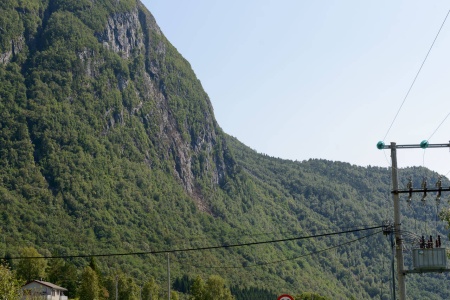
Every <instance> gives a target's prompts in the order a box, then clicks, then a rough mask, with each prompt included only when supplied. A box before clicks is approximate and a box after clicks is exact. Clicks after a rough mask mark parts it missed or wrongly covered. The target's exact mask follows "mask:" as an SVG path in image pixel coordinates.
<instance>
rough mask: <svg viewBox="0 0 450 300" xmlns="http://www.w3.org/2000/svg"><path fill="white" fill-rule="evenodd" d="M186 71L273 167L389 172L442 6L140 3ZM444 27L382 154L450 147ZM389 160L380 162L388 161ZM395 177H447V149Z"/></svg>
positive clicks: (449, 50) (251, 0)
mask: <svg viewBox="0 0 450 300" xmlns="http://www.w3.org/2000/svg"><path fill="white" fill-rule="evenodd" d="M142 2H143V3H144V4H145V5H146V7H147V8H148V9H149V10H150V12H151V13H152V14H153V16H154V17H155V19H156V21H157V23H158V25H159V26H160V28H161V30H162V31H163V33H164V35H165V36H166V37H167V38H168V39H169V41H170V42H171V43H172V44H173V45H174V46H175V47H176V48H177V49H178V51H179V52H180V53H181V54H182V55H183V56H184V57H185V58H186V59H187V60H188V61H189V62H190V64H191V66H192V68H193V70H194V72H195V73H196V75H197V77H198V78H199V80H200V81H201V82H202V85H203V88H204V89H205V91H206V92H207V93H208V95H209V97H210V99H211V102H212V105H213V107H214V113H215V117H216V119H217V121H218V123H219V125H220V126H221V127H222V129H223V130H224V131H225V132H226V133H228V134H230V135H232V136H234V137H236V138H238V139H239V140H240V141H241V142H243V143H244V144H246V145H247V146H249V147H251V148H253V149H255V150H256V151H258V152H260V153H265V154H267V155H270V156H274V157H279V158H284V159H291V160H299V161H301V160H307V159H310V158H321V159H327V160H333V161H343V162H349V163H351V164H355V165H360V166H368V165H372V166H381V167H388V166H389V164H390V151H389V150H384V151H380V150H378V149H377V148H376V144H377V142H378V141H380V140H383V138H384V136H385V135H386V133H387V131H388V128H389V126H390V124H391V122H392V121H393V119H394V117H395V115H396V113H397V111H398V109H399V107H400V105H401V104H402V102H403V99H404V97H405V95H406V93H407V91H408V89H409V87H410V85H411V84H412V82H413V80H414V77H415V76H416V74H417V72H418V70H419V68H420V66H421V64H422V62H423V60H424V58H425V56H426V54H427V52H428V50H429V48H430V46H431V44H432V42H433V40H434V38H435V36H436V34H437V32H438V30H439V28H440V26H441V24H442V22H443V20H444V18H445V16H446V15H447V12H448V10H449V9H450V2H448V1H432V2H431V1H419V0H402V1H401V0H398V1H392V0H380V1H358V0H341V1H331V0H324V1H304V0H281V1H273V0H258V1H255V0H247V1H236V0H230V1H217V0H190V1H182V0H153V1H150V0H143V1H142ZM448 54H450V17H449V19H447V21H446V23H445V25H444V27H443V28H442V31H441V33H440V35H439V37H438V39H437V40H436V43H435V45H434V47H433V49H432V51H431V53H430V55H429V57H428V59H427V61H426V62H425V65H424V67H423V69H422V71H421V73H420V75H419V77H418V78H417V81H416V83H415V85H414V87H413V88H412V90H411V92H410V94H409V96H408V98H407V99H406V101H405V103H404V105H403V107H402V109H401V111H400V113H399V115H398V117H397V119H396V121H395V123H394V125H393V126H392V129H391V130H390V132H389V134H388V135H387V137H386V139H385V143H386V144H389V143H390V142H396V143H397V144H419V143H420V142H421V141H422V140H427V139H429V138H430V137H431V136H432V138H431V139H430V140H429V142H430V143H432V144H438V143H439V144H440V143H449V140H450V134H449V133H450V117H449V118H448V119H446V120H445V122H444V123H442V126H441V127H440V128H439V130H438V131H437V132H436V133H435V134H434V135H433V132H434V131H435V130H436V129H437V128H438V126H439V124H441V122H442V121H443V120H444V118H445V117H446V116H447V115H448V114H449V113H450V105H449V103H450V101H448V99H449V98H450V55H448ZM383 152H384V153H383ZM398 162H399V167H406V166H425V167H427V168H429V169H432V170H434V171H437V172H438V173H440V174H443V175H446V174H449V172H450V151H449V149H448V148H442V149H428V150H425V151H424V150H421V149H416V150H398Z"/></svg>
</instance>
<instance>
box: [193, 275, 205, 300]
mask: <svg viewBox="0 0 450 300" xmlns="http://www.w3.org/2000/svg"><path fill="white" fill-rule="evenodd" d="M189 299H190V300H204V299H205V282H204V281H203V279H202V278H201V277H200V276H197V277H196V278H195V279H194V282H193V283H192V286H191V291H190V297H189Z"/></svg>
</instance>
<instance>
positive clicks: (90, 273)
mask: <svg viewBox="0 0 450 300" xmlns="http://www.w3.org/2000/svg"><path fill="white" fill-rule="evenodd" d="M79 296H80V300H98V299H100V286H99V282H98V276H97V273H95V271H94V270H92V269H91V267H89V266H87V267H85V268H84V270H83V273H82V274H81V282H80V287H79Z"/></svg>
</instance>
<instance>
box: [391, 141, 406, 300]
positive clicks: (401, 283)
mask: <svg viewBox="0 0 450 300" xmlns="http://www.w3.org/2000/svg"><path fill="white" fill-rule="evenodd" d="M391 160H392V189H393V190H394V191H398V169H397V145H396V144H395V143H391ZM392 198H393V200H394V232H395V257H396V259H397V281H398V296H399V299H400V300H405V299H406V285H405V274H404V269H405V266H404V264H403V238H402V233H401V228H400V227H401V215H400V197H399V195H398V193H393V194H392Z"/></svg>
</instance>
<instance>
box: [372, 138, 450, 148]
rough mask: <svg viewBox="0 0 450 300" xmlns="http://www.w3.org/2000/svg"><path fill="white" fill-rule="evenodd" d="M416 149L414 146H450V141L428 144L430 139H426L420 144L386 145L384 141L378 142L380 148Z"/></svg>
mask: <svg viewBox="0 0 450 300" xmlns="http://www.w3.org/2000/svg"><path fill="white" fill-rule="evenodd" d="M393 147H395V149H414V148H422V149H427V148H450V142H449V143H447V144H428V141H426V140H424V141H422V142H421V143H420V144H407V145H397V144H395V145H392V144H391V145H385V144H384V142H382V141H380V142H378V143H377V148H378V149H380V150H383V149H393Z"/></svg>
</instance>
